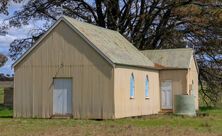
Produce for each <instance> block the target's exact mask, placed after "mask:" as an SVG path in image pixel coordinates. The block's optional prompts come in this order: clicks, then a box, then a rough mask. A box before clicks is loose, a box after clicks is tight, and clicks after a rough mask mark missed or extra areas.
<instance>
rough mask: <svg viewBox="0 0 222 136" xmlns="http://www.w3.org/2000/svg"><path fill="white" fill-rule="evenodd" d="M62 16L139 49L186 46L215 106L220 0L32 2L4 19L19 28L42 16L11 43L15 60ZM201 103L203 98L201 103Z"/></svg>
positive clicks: (221, 67)
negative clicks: (31, 29)
mask: <svg viewBox="0 0 222 136" xmlns="http://www.w3.org/2000/svg"><path fill="white" fill-rule="evenodd" d="M62 14H64V15H67V16H70V17H73V18H76V19H79V20H82V21H85V22H88V23H92V24H95V25H98V26H101V27H105V28H108V29H112V30H117V31H119V32H120V33H121V34H122V35H124V36H125V37H126V38H127V39H128V40H129V41H130V42H132V43H133V44H134V46H135V47H137V48H138V49H140V50H145V49H165V48H180V47H187V46H189V47H192V48H194V49H195V51H196V52H195V55H196V57H197V62H198V65H199V69H200V76H199V79H200V85H201V90H202V94H203V95H204V97H205V98H206V99H205V100H207V99H208V100H210V101H211V102H213V104H216V103H217V102H218V101H219V99H220V97H221V93H222V91H221V90H222V89H221V86H222V46H221V43H222V30H221V28H222V1H221V0H183V1H181V0H34V1H29V2H28V3H27V4H26V5H24V6H23V8H22V9H21V10H19V11H16V12H15V13H14V15H13V16H12V17H11V18H9V19H8V21H9V24H8V25H3V26H2V27H4V29H5V30H7V28H8V27H22V26H23V25H27V24H29V21H30V20H32V19H41V20H45V21H46V24H45V25H44V27H43V28H41V29H38V30H37V31H35V32H34V33H31V35H30V37H27V38H24V39H17V40H15V41H13V42H12V43H11V46H10V56H11V58H12V59H16V58H17V57H18V56H19V55H21V53H22V52H24V50H27V49H28V48H30V47H31V46H32V45H33V43H34V42H35V41H36V40H37V39H38V38H39V37H40V36H41V35H42V34H43V33H45V31H46V30H47V29H48V28H49V26H50V25H51V24H50V23H51V22H55V21H56V20H57V19H58V18H59V16H61V15H62ZM206 102H207V101H206Z"/></svg>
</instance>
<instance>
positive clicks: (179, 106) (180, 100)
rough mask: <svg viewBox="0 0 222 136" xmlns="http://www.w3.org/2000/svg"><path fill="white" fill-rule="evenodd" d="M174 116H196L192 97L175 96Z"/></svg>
mask: <svg viewBox="0 0 222 136" xmlns="http://www.w3.org/2000/svg"><path fill="white" fill-rule="evenodd" d="M175 114H177V115H186V116H196V110H195V101H194V96H193V95H176V96H175Z"/></svg>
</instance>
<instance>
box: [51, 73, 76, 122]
mask: <svg viewBox="0 0 222 136" xmlns="http://www.w3.org/2000/svg"><path fill="white" fill-rule="evenodd" d="M55 79H69V80H71V89H72V90H71V113H70V114H66V115H58V114H54V113H53V91H54V87H55V86H54V81H55ZM73 87H74V85H73V78H72V77H53V78H52V95H51V98H52V99H51V118H53V117H55V118H57V117H59V118H60V117H61V118H63V117H73V111H74V108H73V94H74V92H73V91H74V88H73Z"/></svg>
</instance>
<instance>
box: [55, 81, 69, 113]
mask: <svg viewBox="0 0 222 136" xmlns="http://www.w3.org/2000/svg"><path fill="white" fill-rule="evenodd" d="M53 114H54V115H69V114H72V80H71V79H62V78H59V79H54V89H53Z"/></svg>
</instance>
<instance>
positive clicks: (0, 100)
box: [0, 87, 4, 104]
mask: <svg viewBox="0 0 222 136" xmlns="http://www.w3.org/2000/svg"><path fill="white" fill-rule="evenodd" d="M3 99H4V90H3V88H1V87H0V104H2V103H3Z"/></svg>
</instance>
